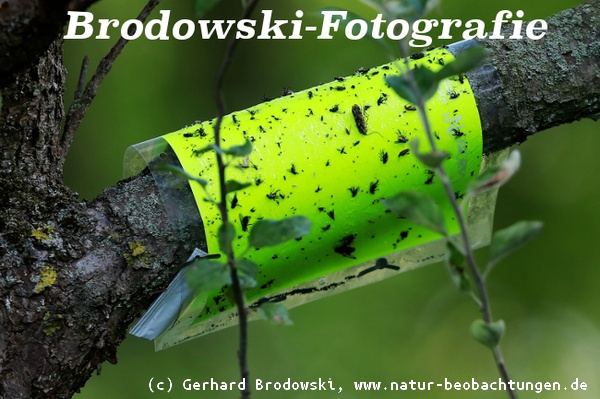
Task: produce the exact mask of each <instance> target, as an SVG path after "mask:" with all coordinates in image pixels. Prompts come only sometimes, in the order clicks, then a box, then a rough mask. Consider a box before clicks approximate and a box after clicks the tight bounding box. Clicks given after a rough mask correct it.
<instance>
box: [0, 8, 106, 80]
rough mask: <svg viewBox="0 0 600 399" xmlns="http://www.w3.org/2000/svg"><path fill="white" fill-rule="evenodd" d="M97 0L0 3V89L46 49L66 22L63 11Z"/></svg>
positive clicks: (65, 14) (74, 9)
mask: <svg viewBox="0 0 600 399" xmlns="http://www.w3.org/2000/svg"><path fill="white" fill-rule="evenodd" d="M96 1H98V0H0V86H3V85H4V84H6V82H8V81H9V80H10V79H11V78H12V77H13V76H14V74H15V73H17V72H19V71H21V70H22V69H23V68H25V67H27V66H29V65H30V64H31V62H32V61H33V60H34V59H35V58H37V57H39V56H40V54H41V53H43V52H44V51H46V50H47V49H48V46H50V43H52V41H53V40H54V39H55V38H56V37H57V36H58V34H59V33H60V32H61V31H62V29H63V26H64V25H65V22H66V21H67V11H76V10H85V9H86V8H87V7H89V6H90V5H92V4H93V3H95V2H96Z"/></svg>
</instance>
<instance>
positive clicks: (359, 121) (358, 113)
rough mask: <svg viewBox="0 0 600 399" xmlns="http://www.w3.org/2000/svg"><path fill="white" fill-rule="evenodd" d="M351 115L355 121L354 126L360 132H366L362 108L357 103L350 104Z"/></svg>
mask: <svg viewBox="0 0 600 399" xmlns="http://www.w3.org/2000/svg"><path fill="white" fill-rule="evenodd" d="M352 116H353V117H354V122H355V123H356V127H357V128H358V131H359V132H360V134H365V135H366V134H367V124H366V122H365V118H364V116H363V113H362V110H361V109H360V107H359V106H358V105H357V104H354V105H353V106H352Z"/></svg>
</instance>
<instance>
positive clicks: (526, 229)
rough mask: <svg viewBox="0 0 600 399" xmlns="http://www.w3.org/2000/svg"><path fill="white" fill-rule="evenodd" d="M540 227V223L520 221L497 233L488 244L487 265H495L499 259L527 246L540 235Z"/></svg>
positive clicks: (541, 225)
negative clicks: (488, 256) (489, 257)
mask: <svg viewBox="0 0 600 399" xmlns="http://www.w3.org/2000/svg"><path fill="white" fill-rule="evenodd" d="M542 227H543V224H542V222H538V221H521V222H517V223H515V224H513V225H512V226H510V227H507V228H505V229H502V230H499V231H497V232H496V233H495V234H494V236H493V237H492V243H491V244H490V256H491V259H490V262H489V263H490V264H492V265H493V264H496V263H497V262H498V261H499V260H500V259H502V258H504V257H505V256H507V255H509V254H510V253H512V252H514V251H516V250H518V249H520V248H522V247H523V246H525V245H527V244H528V243H529V242H530V241H531V240H533V239H534V238H535V237H536V236H537V235H538V234H539V233H540V231H541V230H542ZM488 268H489V266H488Z"/></svg>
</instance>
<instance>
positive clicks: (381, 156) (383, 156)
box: [379, 150, 388, 165]
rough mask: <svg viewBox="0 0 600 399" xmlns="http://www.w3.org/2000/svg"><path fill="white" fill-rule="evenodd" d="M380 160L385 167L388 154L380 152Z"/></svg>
mask: <svg viewBox="0 0 600 399" xmlns="http://www.w3.org/2000/svg"><path fill="white" fill-rule="evenodd" d="M379 160H380V161H381V163H383V164H384V165H385V164H386V163H387V161H388V153H387V152H385V151H383V150H381V151H380V152H379Z"/></svg>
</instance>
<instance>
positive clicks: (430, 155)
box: [410, 138, 450, 169]
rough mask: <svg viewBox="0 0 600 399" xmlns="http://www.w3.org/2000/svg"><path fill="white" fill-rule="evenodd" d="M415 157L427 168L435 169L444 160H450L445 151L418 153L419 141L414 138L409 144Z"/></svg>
mask: <svg viewBox="0 0 600 399" xmlns="http://www.w3.org/2000/svg"><path fill="white" fill-rule="evenodd" d="M410 146H411V148H412V150H413V153H414V154H415V156H416V157H417V158H418V159H419V161H421V163H423V165H425V166H427V167H428V168H432V169H435V168H437V167H438V166H440V165H441V164H442V163H443V162H444V161H445V160H446V159H448V158H450V154H449V153H447V152H446V151H439V150H437V151H430V152H421V151H419V139H418V138H415V139H414V140H413V141H412V143H411V144H410Z"/></svg>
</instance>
